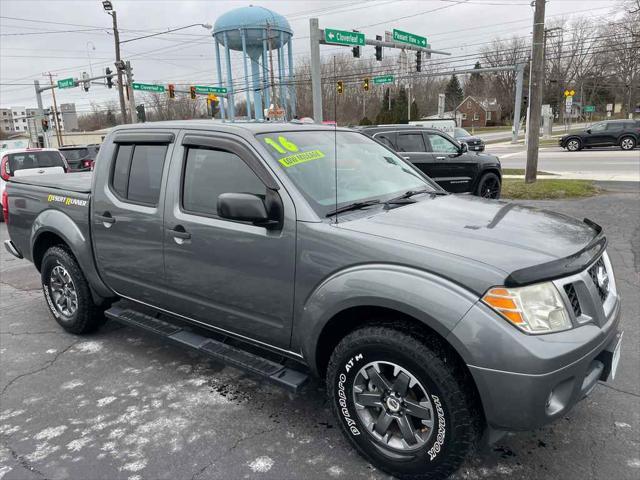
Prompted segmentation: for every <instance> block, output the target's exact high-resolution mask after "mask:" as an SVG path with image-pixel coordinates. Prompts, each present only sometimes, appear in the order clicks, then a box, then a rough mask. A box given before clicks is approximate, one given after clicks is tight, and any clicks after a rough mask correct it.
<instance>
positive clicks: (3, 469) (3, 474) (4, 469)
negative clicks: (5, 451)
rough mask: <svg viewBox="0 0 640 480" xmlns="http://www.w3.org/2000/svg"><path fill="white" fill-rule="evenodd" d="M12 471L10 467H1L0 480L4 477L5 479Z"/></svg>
mask: <svg viewBox="0 0 640 480" xmlns="http://www.w3.org/2000/svg"><path fill="white" fill-rule="evenodd" d="M10 471H11V467H9V466H5V467H1V468H0V479H2V477H4V476H5V475H6V474H7V473H9V472H10Z"/></svg>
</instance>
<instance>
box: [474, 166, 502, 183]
mask: <svg viewBox="0 0 640 480" xmlns="http://www.w3.org/2000/svg"><path fill="white" fill-rule="evenodd" d="M486 173H495V174H496V175H497V176H498V178H499V179H500V181H502V172H501V171H500V170H499V169H497V168H487V169H486V170H482V171H481V172H480V176H479V178H482V176H483V175H484V174H486Z"/></svg>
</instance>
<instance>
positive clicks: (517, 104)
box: [511, 63, 524, 143]
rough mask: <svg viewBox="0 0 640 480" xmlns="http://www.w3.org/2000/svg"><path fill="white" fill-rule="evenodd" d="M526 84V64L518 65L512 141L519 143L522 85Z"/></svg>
mask: <svg viewBox="0 0 640 480" xmlns="http://www.w3.org/2000/svg"><path fill="white" fill-rule="evenodd" d="M523 84H524V64H523V63H521V64H519V65H517V66H516V99H515V104H514V108H513V128H512V130H511V143H518V135H519V134H520V108H521V106H522V86H523Z"/></svg>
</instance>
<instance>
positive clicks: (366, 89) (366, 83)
mask: <svg viewBox="0 0 640 480" xmlns="http://www.w3.org/2000/svg"><path fill="white" fill-rule="evenodd" d="M362 88H364V91H365V92H368V91H369V77H367V78H365V79H364V82H362Z"/></svg>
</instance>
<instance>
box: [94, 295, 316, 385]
mask: <svg viewBox="0 0 640 480" xmlns="http://www.w3.org/2000/svg"><path fill="white" fill-rule="evenodd" d="M104 313H105V315H106V317H107V318H109V319H111V320H115V321H117V322H120V323H123V324H125V325H128V326H131V327H135V328H139V329H142V330H146V331H148V332H151V333H154V334H155V335H157V336H160V337H163V338H166V339H168V340H171V341H172V342H174V343H178V344H180V345H182V346H185V347H189V348H192V349H194V350H197V351H198V352H200V353H203V354H205V355H208V356H210V357H212V358H214V359H216V360H218V361H220V362H223V363H226V364H228V365H232V366H234V367H237V368H240V369H242V370H246V371H248V372H251V373H253V374H255V375H258V376H260V377H263V378H266V379H268V380H269V381H271V382H274V383H276V384H278V385H280V386H282V387H285V388H286V389H288V390H291V391H293V392H296V393H297V392H299V391H300V389H301V388H302V386H303V385H304V384H305V383H306V382H307V380H308V379H309V376H308V375H307V374H305V373H302V372H299V371H297V370H293V369H291V368H289V367H286V366H284V365H282V364H280V363H278V362H274V361H272V360H269V359H267V358H264V357H261V356H259V355H256V354H254V353H250V352H248V351H246V350H243V349H241V348H238V347H235V346H232V345H229V344H227V343H225V342H224V341H219V340H214V339H212V338H209V337H206V336H204V335H201V334H198V333H195V332H193V331H191V330H188V329H186V328H183V327H182V326H180V325H176V324H174V323H171V322H168V321H166V320H161V319H159V318H155V317H152V316H150V315H146V314H144V313H141V312H138V311H136V310H131V309H126V308H121V307H117V306H113V307H111V308H110V309H109V310H107V311H106V312H104Z"/></svg>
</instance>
